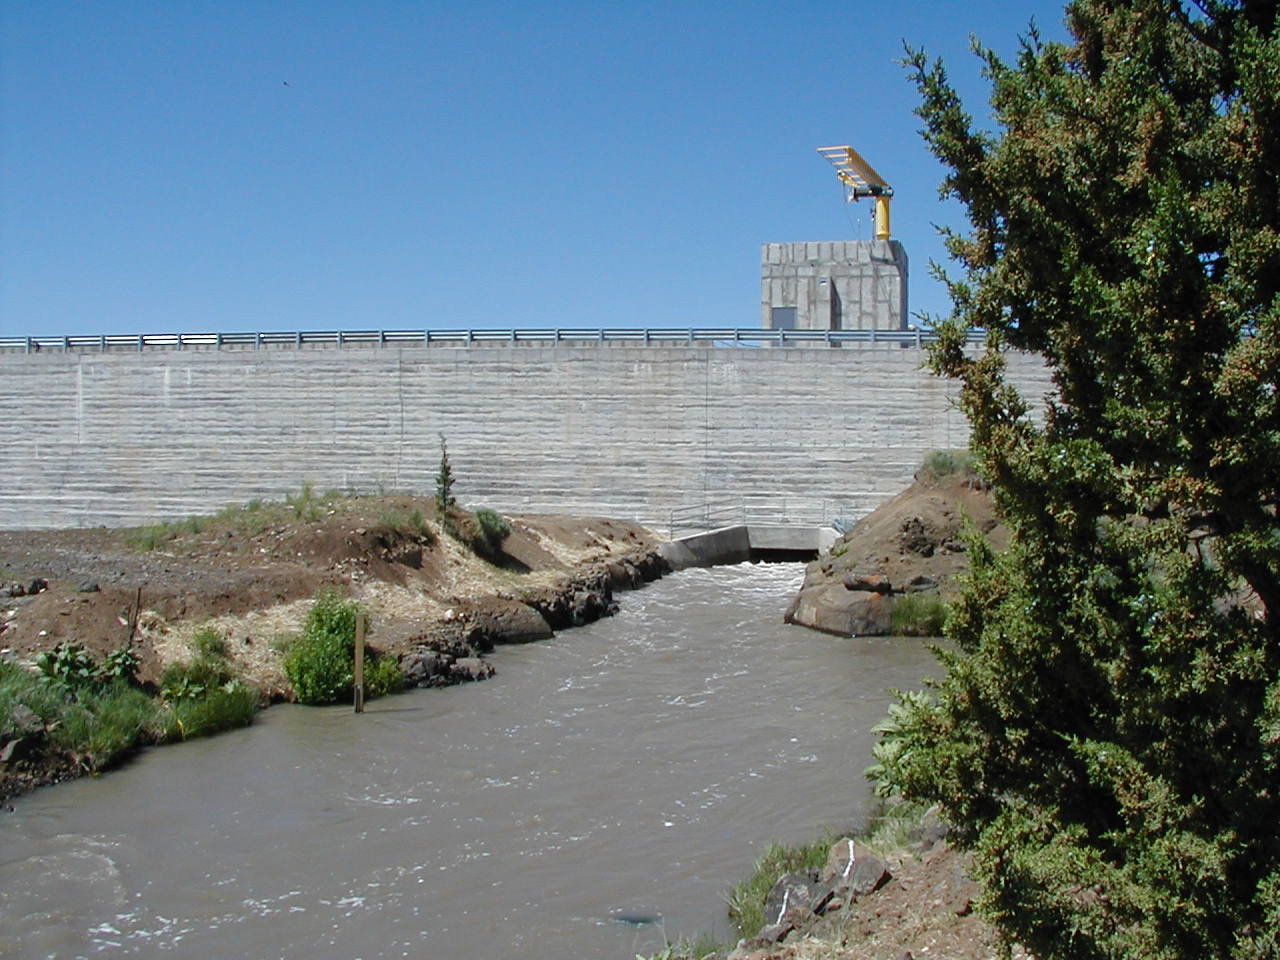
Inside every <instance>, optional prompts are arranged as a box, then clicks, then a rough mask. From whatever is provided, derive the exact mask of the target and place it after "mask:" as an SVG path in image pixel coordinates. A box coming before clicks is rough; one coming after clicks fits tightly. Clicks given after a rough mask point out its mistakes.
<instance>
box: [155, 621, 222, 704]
mask: <svg viewBox="0 0 1280 960" xmlns="http://www.w3.org/2000/svg"><path fill="white" fill-rule="evenodd" d="M191 652H192V659H191V660H190V661H188V662H186V663H171V664H169V666H167V667H165V669H164V673H162V674H161V675H160V694H161V696H163V697H164V699H165V700H167V701H168V702H170V703H174V702H177V701H180V700H202V699H204V698H205V697H206V696H207V695H209V694H211V693H212V692H213V691H215V690H217V689H219V688H220V687H222V686H224V685H226V684H228V683H230V682H231V681H232V679H233V678H234V676H235V673H234V671H233V670H232V668H231V662H230V660H229V659H228V657H227V653H228V651H227V641H226V640H225V639H224V638H223V637H222V635H221V634H219V633H218V632H217V631H216V630H214V629H213V628H212V627H204V628H203V629H201V630H200V631H199V632H198V633H196V635H195V636H194V637H193V638H192V640H191Z"/></svg>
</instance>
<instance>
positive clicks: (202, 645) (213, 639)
mask: <svg viewBox="0 0 1280 960" xmlns="http://www.w3.org/2000/svg"><path fill="white" fill-rule="evenodd" d="M191 650H192V652H193V653H194V654H195V655H196V656H197V657H206V658H210V659H219V660H225V659H226V658H227V655H228V653H229V652H230V651H229V650H228V648H227V640H226V637H224V636H223V635H222V634H220V633H219V632H218V631H217V630H215V629H214V628H213V627H202V628H200V630H198V631H197V632H196V635H195V636H194V637H192V638H191Z"/></svg>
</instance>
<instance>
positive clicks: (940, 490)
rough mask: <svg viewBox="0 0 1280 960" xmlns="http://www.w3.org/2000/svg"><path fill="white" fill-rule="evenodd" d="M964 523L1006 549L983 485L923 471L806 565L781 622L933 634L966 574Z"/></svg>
mask: <svg viewBox="0 0 1280 960" xmlns="http://www.w3.org/2000/svg"><path fill="white" fill-rule="evenodd" d="M966 520H967V521H968V522H969V523H971V524H972V525H973V527H974V528H976V529H977V530H978V531H979V532H980V533H982V534H983V535H984V536H985V537H986V538H987V539H988V541H989V542H991V543H992V545H993V546H995V547H997V548H1000V547H1001V546H1003V545H1004V543H1005V542H1006V539H1007V536H1006V531H1005V529H1004V527H1003V525H1002V524H1001V523H1000V521H999V519H998V517H997V516H996V512H995V504H994V502H993V499H992V495H991V491H990V489H989V488H988V487H987V485H986V484H985V483H983V481H982V480H980V479H979V478H978V477H976V476H974V475H972V474H970V473H967V472H965V471H957V472H954V473H949V474H947V475H945V476H941V477H937V476H933V475H930V474H928V473H926V472H925V471H922V472H921V473H920V474H917V476H916V480H915V482H914V483H913V484H912V485H911V486H910V487H909V488H908V489H906V490H905V491H903V492H902V493H900V494H899V495H898V496H896V497H894V498H893V499H892V500H890V501H888V502H887V503H884V504H882V505H881V506H880V507H878V508H877V509H876V510H875V511H873V512H872V513H870V514H869V515H867V516H866V517H864V518H863V519H862V520H860V521H859V522H858V523H857V524H855V525H854V526H853V528H852V529H850V530H849V531H848V532H846V533H845V534H844V535H843V536H841V537H840V539H838V540H837V541H836V542H835V543H834V544H833V545H832V547H831V550H830V551H829V552H828V553H827V554H826V556H823V557H821V558H819V559H817V560H815V561H813V562H812V563H810V564H809V566H808V568H807V570H806V571H805V579H804V584H803V586H802V587H801V589H800V592H799V593H798V594H797V596H796V598H795V599H794V600H793V601H792V603H791V606H790V608H789V609H788V610H787V612H786V614H785V619H786V621H787V622H788V623H796V624H800V625H801V626H805V627H812V628H813V629H815V630H822V631H824V632H826V633H834V634H839V635H841V636H846V637H847V636H884V635H889V634H903V633H906V634H911V633H922V634H928V633H931V632H936V626H935V625H936V623H937V621H938V618H939V617H940V615H941V610H942V606H941V605H942V604H943V603H945V601H946V599H947V598H948V596H949V595H950V594H951V592H952V590H953V585H954V580H955V576H956V574H958V573H961V572H963V571H964V570H965V569H966V568H967V567H968V563H969V561H968V555H967V551H968V545H967V543H966V541H965V533H964V531H965V523H966Z"/></svg>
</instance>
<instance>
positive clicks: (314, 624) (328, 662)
mask: <svg viewBox="0 0 1280 960" xmlns="http://www.w3.org/2000/svg"><path fill="white" fill-rule="evenodd" d="M359 613H360V605H359V604H357V603H356V602H355V601H354V600H344V599H343V598H342V597H340V596H339V595H338V594H337V593H336V592H334V591H331V590H329V591H325V592H323V593H321V594H320V595H319V596H318V597H317V598H316V602H315V605H314V606H313V607H312V608H311V612H310V613H309V614H307V620H306V623H305V625H304V626H303V631H302V636H301V637H298V638H297V639H295V640H293V641H291V642H290V643H289V645H288V647H287V648H286V650H285V656H284V672H285V676H287V677H288V678H289V683H290V684H292V686H293V692H294V694H295V695H296V696H297V698H298V702H299V703H305V704H310V705H320V704H326V703H337V702H339V701H343V700H350V699H351V697H352V691H353V689H354V687H355V677H354V673H355V638H356V617H357V616H358V615H359ZM364 674H365V696H366V698H367V699H373V698H375V697H380V696H383V695H384V694H388V693H394V692H396V691H398V690H402V689H403V688H404V675H403V674H402V673H401V672H400V666H399V664H398V663H397V662H396V660H395V659H394V658H392V657H383V656H379V655H378V654H376V653H374V652H373V651H366V657H365V664H364Z"/></svg>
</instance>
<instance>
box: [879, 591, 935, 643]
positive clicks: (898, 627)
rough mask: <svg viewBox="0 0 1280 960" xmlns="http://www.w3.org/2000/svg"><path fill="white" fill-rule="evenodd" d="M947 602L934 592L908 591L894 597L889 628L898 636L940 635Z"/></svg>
mask: <svg viewBox="0 0 1280 960" xmlns="http://www.w3.org/2000/svg"><path fill="white" fill-rule="evenodd" d="M946 622H947V604H946V601H944V600H943V599H942V598H941V597H939V596H938V595H937V594H936V593H908V594H904V595H902V596H900V597H898V598H897V599H896V601H895V602H894V605H893V612H892V613H891V614H890V615H889V629H890V630H892V631H893V633H895V634H896V635H898V636H900V637H940V636H942V628H943V625H944V624H945V623H946Z"/></svg>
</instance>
